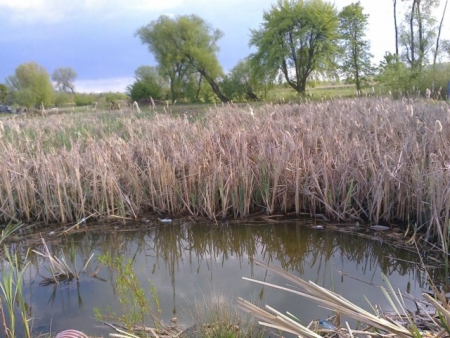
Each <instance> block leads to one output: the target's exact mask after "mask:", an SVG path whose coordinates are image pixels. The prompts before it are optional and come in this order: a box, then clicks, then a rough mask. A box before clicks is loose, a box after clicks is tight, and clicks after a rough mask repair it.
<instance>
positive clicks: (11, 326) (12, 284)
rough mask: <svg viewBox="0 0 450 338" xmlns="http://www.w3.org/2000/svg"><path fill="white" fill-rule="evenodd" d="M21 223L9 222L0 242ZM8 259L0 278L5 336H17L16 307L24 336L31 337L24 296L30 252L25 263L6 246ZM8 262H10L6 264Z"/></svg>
mask: <svg viewBox="0 0 450 338" xmlns="http://www.w3.org/2000/svg"><path fill="white" fill-rule="evenodd" d="M20 227H21V224H13V223H9V224H8V225H7V226H6V228H5V229H4V230H2V233H1V236H0V244H2V243H3V242H4V241H5V240H6V239H7V238H8V236H10V235H11V234H12V233H14V232H15V231H17V230H18V229H19V228H20ZM4 252H5V256H6V261H4V263H3V264H2V270H1V274H2V279H1V280H0V291H1V296H2V297H1V298H0V313H1V320H2V324H3V329H4V331H5V336H6V337H8V338H15V337H16V309H18V310H19V311H20V316H21V320H22V325H23V329H24V333H23V334H24V336H25V337H27V338H29V337H31V330H30V319H29V318H28V306H27V304H26V302H25V299H24V297H23V290H22V285H23V276H24V274H25V272H26V270H27V268H28V266H29V262H28V261H27V257H28V252H27V254H26V256H25V260H24V261H25V263H23V262H20V261H19V259H18V257H17V253H14V254H13V255H11V253H10V252H9V249H8V247H6V246H5V250H4ZM5 263H8V264H5ZM3 302H4V303H5V304H6V310H7V314H8V319H9V320H8V321H7V319H6V316H5V312H4V307H3Z"/></svg>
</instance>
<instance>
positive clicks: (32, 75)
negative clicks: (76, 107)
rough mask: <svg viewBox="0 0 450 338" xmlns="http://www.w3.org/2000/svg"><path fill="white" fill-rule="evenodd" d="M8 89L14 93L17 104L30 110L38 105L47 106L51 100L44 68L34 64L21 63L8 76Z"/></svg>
mask: <svg viewBox="0 0 450 338" xmlns="http://www.w3.org/2000/svg"><path fill="white" fill-rule="evenodd" d="M6 83H7V85H8V86H9V89H10V90H12V91H16V93H15V97H16V100H17V103H19V104H21V105H24V106H27V107H28V108H31V107H32V106H36V105H38V104H40V103H43V104H49V103H52V100H53V87H52V83H51V81H50V77H49V75H48V73H47V71H46V70H45V68H44V67H42V66H40V65H38V64H37V63H35V62H28V63H23V64H21V65H20V66H19V67H17V68H16V70H15V75H11V76H8V77H7V79H6Z"/></svg>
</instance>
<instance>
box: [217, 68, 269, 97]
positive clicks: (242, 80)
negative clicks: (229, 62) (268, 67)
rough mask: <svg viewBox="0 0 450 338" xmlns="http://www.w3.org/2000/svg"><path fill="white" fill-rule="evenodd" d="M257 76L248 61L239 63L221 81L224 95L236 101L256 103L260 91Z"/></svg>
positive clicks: (259, 82)
mask: <svg viewBox="0 0 450 338" xmlns="http://www.w3.org/2000/svg"><path fill="white" fill-rule="evenodd" d="M258 75H259V74H258V73H257V72H255V69H254V68H253V67H252V64H251V62H250V60H249V59H245V60H241V61H239V62H238V64H237V65H236V66H235V67H234V68H233V69H232V70H231V71H230V73H229V74H228V75H227V76H226V77H225V78H224V80H223V83H222V87H223V90H224V93H225V95H227V97H229V98H232V99H233V100H238V101H242V100H248V101H258V100H259V98H258V95H257V92H258V91H259V90H260V89H261V81H260V79H259V78H258Z"/></svg>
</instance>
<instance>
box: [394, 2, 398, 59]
mask: <svg viewBox="0 0 450 338" xmlns="http://www.w3.org/2000/svg"><path fill="white" fill-rule="evenodd" d="M394 27H395V55H398V26H397V0H394Z"/></svg>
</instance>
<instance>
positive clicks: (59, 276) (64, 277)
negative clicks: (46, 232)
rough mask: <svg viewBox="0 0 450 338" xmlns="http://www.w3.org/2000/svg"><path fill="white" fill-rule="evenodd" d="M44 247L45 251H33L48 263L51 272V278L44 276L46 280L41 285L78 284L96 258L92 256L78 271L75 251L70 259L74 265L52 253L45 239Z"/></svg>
mask: <svg viewBox="0 0 450 338" xmlns="http://www.w3.org/2000/svg"><path fill="white" fill-rule="evenodd" d="M42 247H43V251H38V250H33V252H34V253H36V254H37V255H39V256H41V257H43V258H44V259H46V260H47V261H48V266H47V267H48V270H49V272H50V276H47V277H45V276H44V280H43V281H42V282H41V285H48V284H59V283H60V282H66V283H68V282H72V281H73V280H76V281H77V282H78V281H79V279H80V274H81V273H82V272H83V271H84V270H85V269H86V268H87V266H88V264H89V262H90V261H91V259H92V257H94V254H91V255H90V256H89V258H88V259H87V260H86V262H85V264H84V266H83V267H82V269H81V270H78V269H77V266H76V264H75V259H76V258H75V250H72V257H71V258H70V261H71V262H72V263H69V262H67V260H66V259H65V258H64V257H63V256H61V258H59V257H58V256H57V254H55V253H52V252H51V251H50V249H49V248H48V246H47V243H46V242H45V240H44V238H42Z"/></svg>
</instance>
